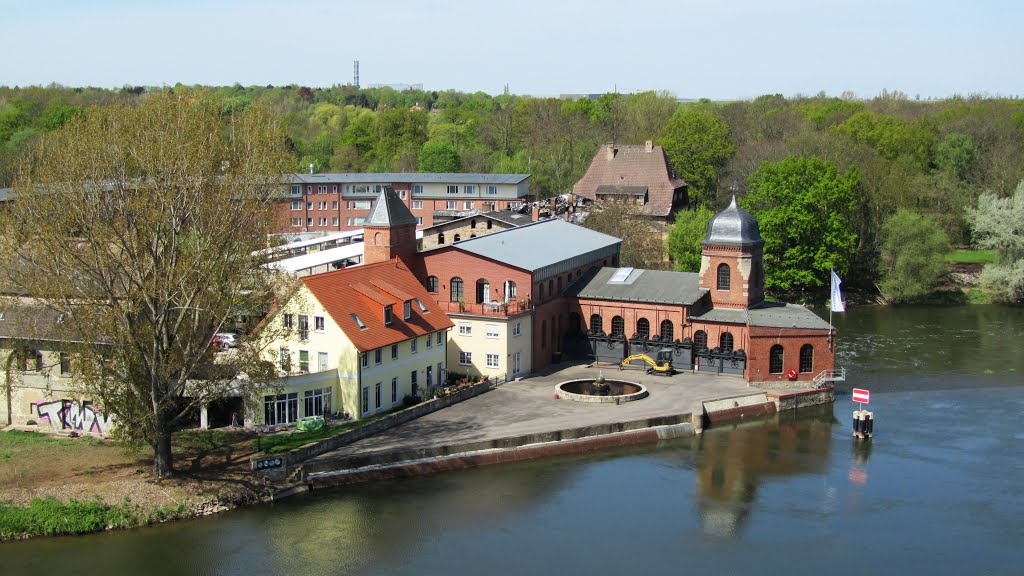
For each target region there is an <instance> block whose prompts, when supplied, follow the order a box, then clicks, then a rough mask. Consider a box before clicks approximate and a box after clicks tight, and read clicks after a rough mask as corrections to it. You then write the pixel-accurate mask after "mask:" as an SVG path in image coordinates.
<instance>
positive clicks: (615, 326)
mask: <svg viewBox="0 0 1024 576" xmlns="http://www.w3.org/2000/svg"><path fill="white" fill-rule="evenodd" d="M625 333H626V321H625V320H623V319H622V316H616V317H614V318H612V334H613V335H616V336H622V335H623V334H625Z"/></svg>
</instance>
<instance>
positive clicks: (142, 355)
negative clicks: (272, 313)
mask: <svg viewBox="0 0 1024 576" xmlns="http://www.w3.org/2000/svg"><path fill="white" fill-rule="evenodd" d="M219 111H220V104H219V102H218V101H217V99H216V98H215V97H213V96H211V95H209V94H205V93H202V92H196V93H188V94H185V95H181V94H174V93H172V92H171V91H169V90H168V91H165V92H163V93H157V94H151V95H148V96H146V97H145V98H143V99H142V100H141V101H140V102H138V103H128V104H119V105H114V106H107V107H103V108H92V109H89V110H88V111H87V113H86V114H85V115H83V116H82V117H80V118H77V119H74V120H72V121H70V122H68V123H67V124H66V125H64V126H63V127H62V128H60V129H58V130H56V131H54V132H51V133H49V134H46V135H44V136H42V137H41V138H40V139H39V140H38V141H37V142H36V143H35V145H34V146H32V147H31V148H30V150H29V151H28V153H27V154H26V155H25V156H24V158H23V159H22V161H21V162H20V164H19V166H18V169H17V174H16V179H15V186H14V191H13V201H12V202H11V206H10V209H9V210H7V211H6V212H5V213H4V214H2V215H0V218H2V224H3V230H4V237H3V241H2V242H0V247H2V249H3V251H4V252H5V254H4V256H5V258H6V260H5V261H6V265H5V266H3V269H4V271H5V273H6V276H7V278H5V280H6V281H7V283H8V284H9V286H10V289H12V290H14V291H15V292H17V293H20V294H23V295H31V296H32V297H33V298H35V299H36V300H38V301H39V302H41V303H43V304H45V305H46V306H48V307H49V308H51V309H53V310H56V311H58V312H59V313H60V314H62V315H63V318H64V320H63V326H66V329H67V331H68V334H69V337H68V340H72V341H73V342H74V343H75V344H74V353H75V354H76V356H77V359H78V360H77V362H76V363H75V366H76V368H75V369H74V371H75V376H76V380H77V382H78V383H79V386H80V387H81V388H82V392H83V394H87V395H88V396H89V397H90V398H91V399H92V400H93V401H94V402H96V403H98V404H102V407H103V409H104V410H105V411H106V412H107V413H108V414H111V415H113V416H114V417H115V418H116V423H117V426H116V430H117V433H118V434H119V435H121V436H122V437H124V438H126V439H129V440H134V441H136V442H145V443H147V444H149V445H150V446H151V447H152V448H153V451H154V465H153V472H154V474H155V475H156V476H158V477H167V476H171V475H173V472H174V467H173V459H172V454H171V434H172V432H173V430H174V429H175V428H176V427H177V426H179V425H181V424H182V422H183V421H184V420H185V419H186V418H187V415H188V414H189V413H190V412H194V410H195V408H196V407H198V406H200V405H202V404H205V403H208V402H210V401H212V400H215V399H218V398H222V397H225V396H229V395H230V396H235V395H241V396H243V397H247V398H252V397H253V391H254V389H255V387H256V386H259V385H261V384H262V383H263V382H265V381H266V379H268V378H270V377H271V376H272V370H271V369H270V367H269V366H267V365H266V363H261V362H260V361H259V358H260V351H259V350H255V349H254V347H255V343H253V345H250V346H244V345H243V346H242V347H241V348H239V349H237V350H232V351H231V353H230V354H229V353H225V354H220V355H218V359H217V361H216V362H213V361H212V357H213V354H212V351H211V349H212V347H211V343H212V339H213V336H214V334H215V333H216V332H218V331H219V330H222V328H223V327H224V326H227V325H230V324H231V323H232V321H233V319H234V318H236V317H237V316H238V315H240V314H250V313H252V312H253V311H256V310H259V309H260V308H261V305H262V304H263V302H265V298H266V295H267V292H266V287H267V286H268V284H266V283H265V282H264V277H263V275H262V270H263V269H262V268H261V267H260V265H259V260H258V256H257V255H256V254H254V253H255V252H256V251H257V250H258V249H259V248H261V247H264V246H266V238H267V236H266V234H267V232H268V231H269V227H270V224H271V212H270V210H271V208H272V206H273V204H274V202H275V196H277V195H279V194H280V193H281V192H282V188H283V187H282V183H281V176H280V175H281V173H282V172H283V171H284V169H285V167H286V166H287V155H286V150H285V146H284V143H285V137H284V133H283V131H282V129H281V123H280V121H279V120H278V119H277V118H276V117H274V116H272V115H271V114H269V113H268V112H266V111H265V110H264V109H263V108H262V107H260V106H250V107H249V108H248V109H246V110H245V111H244V112H242V113H239V114H235V115H233V116H232V117H230V118H228V119H226V120H225V119H223V118H222V117H221V115H220V112H219ZM70 335H74V337H73V338H72V337H71V336H70Z"/></svg>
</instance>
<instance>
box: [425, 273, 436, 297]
mask: <svg viewBox="0 0 1024 576" xmlns="http://www.w3.org/2000/svg"><path fill="white" fill-rule="evenodd" d="M427 292H431V293H437V276H427Z"/></svg>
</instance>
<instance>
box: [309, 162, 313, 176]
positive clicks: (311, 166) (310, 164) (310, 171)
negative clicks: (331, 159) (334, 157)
mask: <svg viewBox="0 0 1024 576" xmlns="http://www.w3.org/2000/svg"><path fill="white" fill-rule="evenodd" d="M309 173H310V174H313V173H314V168H313V163H312V162H310V163H309Z"/></svg>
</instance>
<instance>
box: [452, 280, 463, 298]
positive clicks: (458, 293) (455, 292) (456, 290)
mask: <svg viewBox="0 0 1024 576" xmlns="http://www.w3.org/2000/svg"><path fill="white" fill-rule="evenodd" d="M451 284H452V286H451V301H452V302H462V301H463V300H462V299H463V294H462V278H459V277H458V276H456V277H455V278H452V283H451Z"/></svg>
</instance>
